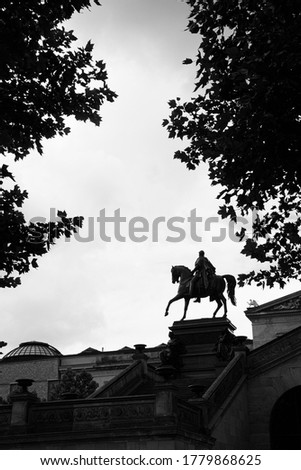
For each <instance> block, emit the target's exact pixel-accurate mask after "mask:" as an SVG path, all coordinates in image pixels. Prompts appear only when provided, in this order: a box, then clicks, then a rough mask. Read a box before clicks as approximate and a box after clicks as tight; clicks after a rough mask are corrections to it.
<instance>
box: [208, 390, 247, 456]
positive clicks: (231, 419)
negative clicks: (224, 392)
mask: <svg viewBox="0 0 301 470" xmlns="http://www.w3.org/2000/svg"><path fill="white" fill-rule="evenodd" d="M247 401H248V395H247V382H246V381H244V382H243V383H242V384H241V386H240V387H239V389H238V390H237V389H236V390H234V391H233V392H232V396H229V398H228V400H227V402H226V403H225V404H224V406H223V407H222V408H221V410H220V414H219V417H218V418H217V421H216V423H215V426H214V428H213V430H212V437H213V438H215V439H216V442H215V445H214V449H227V450H230V449H248V448H249V442H248V433H249V418H248V405H247Z"/></svg>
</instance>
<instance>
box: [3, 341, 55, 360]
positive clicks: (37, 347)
mask: <svg viewBox="0 0 301 470" xmlns="http://www.w3.org/2000/svg"><path fill="white" fill-rule="evenodd" d="M61 355H62V354H61V353H60V352H59V351H58V350H57V349H56V348H54V347H53V346H50V344H47V343H41V342H40V341H28V342H27V343H21V344H20V346H19V347H18V348H15V349H12V351H10V352H8V353H7V354H5V356H4V357H3V359H2V361H4V360H12V359H15V360H20V359H24V360H25V359H26V360H28V359H37V358H39V359H41V358H47V357H57V356H61Z"/></svg>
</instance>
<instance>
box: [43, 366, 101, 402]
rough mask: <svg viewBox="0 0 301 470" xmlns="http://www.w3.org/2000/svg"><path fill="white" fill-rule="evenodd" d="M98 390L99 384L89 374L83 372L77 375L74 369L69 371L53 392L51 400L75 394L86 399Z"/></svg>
mask: <svg viewBox="0 0 301 470" xmlns="http://www.w3.org/2000/svg"><path fill="white" fill-rule="evenodd" d="M97 388H98V384H97V382H95V380H93V377H92V375H91V374H90V373H89V372H87V371H85V370H83V371H81V372H78V373H75V372H74V371H73V370H72V369H67V370H66V372H65V374H64V375H63V376H62V380H61V382H60V383H59V385H57V386H56V387H55V389H54V391H53V392H52V395H51V400H58V399H60V398H62V395H63V394H64V393H75V394H77V395H78V398H86V397H88V396H89V395H91V393H93V392H94V391H95V390H96V389H97Z"/></svg>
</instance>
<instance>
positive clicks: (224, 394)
mask: <svg viewBox="0 0 301 470" xmlns="http://www.w3.org/2000/svg"><path fill="white" fill-rule="evenodd" d="M244 370H245V355H244V353H241V352H238V353H237V354H236V355H235V356H234V358H233V359H232V360H231V361H230V362H229V364H228V365H227V367H226V368H225V369H224V370H223V372H222V373H221V374H220V376H219V377H218V378H217V379H216V380H215V381H214V382H213V384H212V385H211V386H210V387H209V388H208V390H207V391H206V392H205V393H204V395H203V399H204V402H207V404H208V405H207V410H208V411H207V412H208V420H210V419H211V418H212V417H213V416H214V414H215V413H216V412H217V410H218V409H219V408H220V406H221V405H222V404H223V403H224V401H225V400H226V399H227V398H228V397H229V395H230V393H231V391H232V390H233V389H234V388H235V386H236V385H237V384H238V383H239V381H240V379H241V378H242V376H243V375H244Z"/></svg>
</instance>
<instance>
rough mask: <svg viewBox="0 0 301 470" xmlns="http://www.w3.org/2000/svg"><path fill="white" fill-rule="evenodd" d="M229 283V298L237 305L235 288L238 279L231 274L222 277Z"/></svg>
mask: <svg viewBox="0 0 301 470" xmlns="http://www.w3.org/2000/svg"><path fill="white" fill-rule="evenodd" d="M222 277H223V278H224V279H226V281H227V287H228V289H227V293H228V297H229V299H230V300H231V302H232V304H233V305H236V298H235V286H236V279H235V277H234V276H232V275H231V274H224V275H223V276H222Z"/></svg>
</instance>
